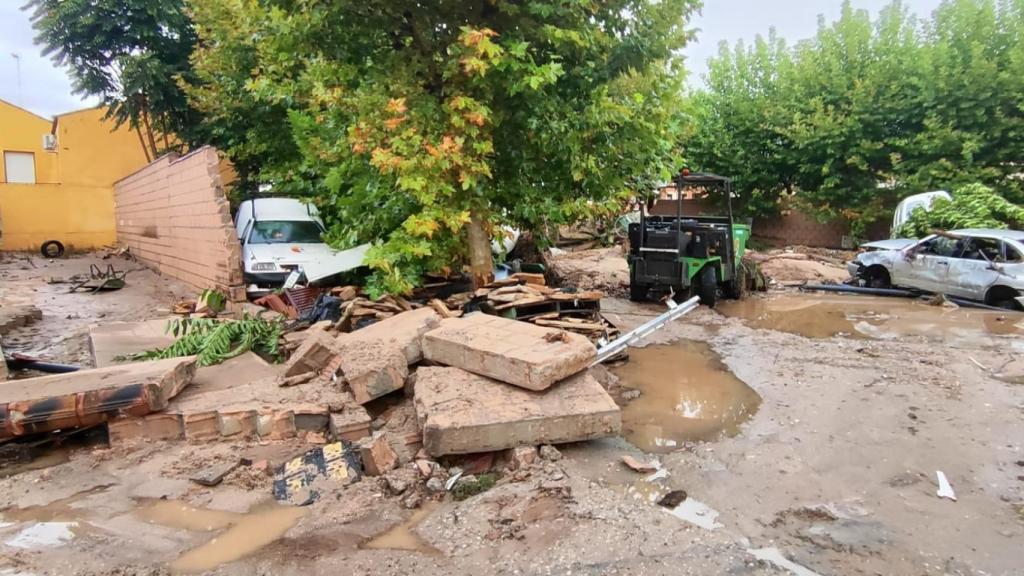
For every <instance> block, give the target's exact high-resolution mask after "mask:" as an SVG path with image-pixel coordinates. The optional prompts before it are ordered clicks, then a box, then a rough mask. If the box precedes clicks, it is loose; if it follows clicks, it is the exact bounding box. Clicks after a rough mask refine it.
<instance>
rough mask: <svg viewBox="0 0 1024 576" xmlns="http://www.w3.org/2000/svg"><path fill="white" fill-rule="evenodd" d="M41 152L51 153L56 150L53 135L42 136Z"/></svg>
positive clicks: (55, 139) (55, 140)
mask: <svg viewBox="0 0 1024 576" xmlns="http://www.w3.org/2000/svg"><path fill="white" fill-rule="evenodd" d="M43 150H49V151H51V152H53V151H55V150H57V137H56V136H55V135H53V134H43Z"/></svg>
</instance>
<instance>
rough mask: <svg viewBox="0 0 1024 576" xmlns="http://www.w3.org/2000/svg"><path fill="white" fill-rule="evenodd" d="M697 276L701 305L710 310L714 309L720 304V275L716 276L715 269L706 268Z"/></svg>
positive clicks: (711, 267) (712, 267)
mask: <svg viewBox="0 0 1024 576" xmlns="http://www.w3.org/2000/svg"><path fill="white" fill-rule="evenodd" d="M697 276H698V284H697V296H700V303H701V304H703V305H705V306H707V307H708V308H714V307H715V306H716V305H717V304H718V274H715V267H714V266H705V267H704V268H702V269H701V271H700V273H699V274H698V275H697Z"/></svg>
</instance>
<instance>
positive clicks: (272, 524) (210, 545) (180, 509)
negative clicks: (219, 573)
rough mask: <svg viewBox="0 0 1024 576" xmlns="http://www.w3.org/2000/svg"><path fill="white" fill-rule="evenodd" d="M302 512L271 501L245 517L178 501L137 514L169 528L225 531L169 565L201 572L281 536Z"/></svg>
mask: <svg viewBox="0 0 1024 576" xmlns="http://www.w3.org/2000/svg"><path fill="white" fill-rule="evenodd" d="M305 513H306V511H305V510H303V509H302V508H296V507H294V506H282V505H279V504H276V503H273V502H270V503H266V504H261V505H259V506H256V507H254V508H253V509H252V510H250V511H249V512H246V513H245V514H236V513H232V512H221V511H217V510H209V509H205V508H196V507H194V506H190V505H188V504H185V503H182V502H174V501H166V500H165V501H158V502H153V503H150V504H147V505H146V506H144V507H143V508H141V509H139V510H138V511H137V513H136V514H137V516H139V517H140V518H142V519H144V520H146V521H148V522H153V523H157V524H161V525H164V526H169V527H172V528H181V529H184V530H192V531H200V532H209V531H214V530H218V529H225V530H224V531H223V532H220V533H219V534H217V535H216V536H214V537H213V538H212V539H210V540H209V541H208V542H206V543H205V544H202V545H200V546H199V547H197V548H193V549H192V550H189V551H188V552H185V553H184V554H182V555H181V556H180V557H179V558H178V559H177V560H175V561H174V562H171V564H170V567H171V568H172V569H173V570H176V571H180V572H203V571H206V570H211V569H213V568H216V567H217V566H220V565H221V564H226V563H228V562H233V561H235V560H238V559H239V558H243V557H245V556H248V555H249V554H252V553H253V552H256V551H257V550H259V549H261V548H263V547H264V546H266V545H268V544H270V543H272V542H274V541H276V540H277V539H279V538H281V537H282V536H284V534H285V533H286V532H287V531H288V530H290V529H291V528H292V527H293V526H295V524H296V523H297V522H298V521H299V519H300V518H302V516H303V515H304V514H305Z"/></svg>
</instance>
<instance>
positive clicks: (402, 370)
mask: <svg viewBox="0 0 1024 576" xmlns="http://www.w3.org/2000/svg"><path fill="white" fill-rule="evenodd" d="M323 294H325V293H324V292H321V293H320V294H318V295H317V299H318V300H321V301H322V295H323ZM328 294H330V293H328ZM331 296H332V297H333V298H336V299H337V300H339V301H340V306H339V307H338V311H339V312H340V317H339V318H338V319H337V320H328V321H320V322H316V323H314V324H312V325H311V326H310V327H308V328H307V329H303V330H300V331H293V332H291V333H288V334H286V335H285V337H284V339H285V341H286V348H287V349H290V350H291V351H292V352H291V355H290V357H289V359H288V360H287V362H285V363H284V364H277V365H275V364H270V363H268V362H266V361H264V360H263V359H262V358H260V357H259V356H257V355H256V354H254V353H252V352H247V353H245V354H242V355H239V356H237V357H234V358H231V359H229V360H227V361H226V362H224V363H222V364H219V365H215V366H202V367H199V366H197V363H196V361H195V358H193V357H186V358H172V359H167V360H159V361H151V362H136V363H128V364H116V363H114V360H113V359H114V358H116V357H118V355H117V354H116V353H115V352H120V351H124V349H125V348H131V347H132V346H135V347H136V351H137V347H138V346H139V345H140V343H144V344H145V345H147V346H148V345H153V344H156V343H159V342H161V339H167V338H170V337H169V336H167V335H164V334H162V333H160V330H159V326H158V322H156V321H150V322H147V323H125V324H123V325H117V324H109V325H105V326H97V327H95V328H94V329H93V332H92V333H91V335H90V336H91V342H92V347H93V352H94V356H95V357H96V358H97V362H98V363H99V364H100V365H101V367H99V368H96V369H89V370H81V371H78V372H74V373H70V374H58V375H52V376H46V377H42V378H31V379H25V380H21V381H18V382H9V383H8V384H7V385H5V386H4V387H3V388H0V440H3V439H5V438H6V439H10V438H14V437H25V436H29V435H32V434H39V433H46V432H53V431H58V430H60V431H66V430H71V429H76V428H82V427H90V426H105V427H106V429H107V431H108V436H109V441H110V443H111V445H112V446H132V445H135V444H138V443H144V442H154V441H164V442H175V441H185V442H210V441H220V440H229V441H236V440H243V439H244V440H252V441H259V442H268V441H270V442H273V441H284V440H292V439H294V440H298V441H301V443H302V444H303V445H304V446H307V447H308V446H309V445H319V446H320V448H315V449H313V451H309V452H306V453H304V454H301V455H300V457H299V458H298V459H297V460H296V461H295V462H294V463H288V462H285V463H283V464H282V465H279V466H277V467H276V469H274V470H271V472H273V473H274V474H275V477H276V480H275V488H274V492H275V495H277V496H278V497H279V498H281V499H287V500H289V501H292V502H295V501H296V497H295V491H296V489H297V488H301V487H305V486H308V485H311V484H314V483H315V482H317V481H318V478H324V477H328V478H331V479H334V480H338V479H343V480H344V481H345V482H350V481H354V480H356V479H358V478H359V477H360V476H362V475H364V474H366V475H379V474H385V473H388V472H390V471H391V470H395V469H401V470H404V471H405V472H402V474H405V473H407V472H409V471H414V472H416V474H417V475H419V476H420V477H421V479H422V480H423V482H424V483H426V482H428V481H430V480H431V479H435V478H437V477H438V476H439V474H438V473H437V470H438V469H439V465H438V464H437V463H436V461H437V460H438V459H440V458H444V457H453V456H455V457H460V456H462V455H477V454H485V455H486V454H491V456H490V458H491V459H493V458H494V457H495V456H494V454H495V453H497V452H499V451H501V452H502V453H504V451H512V452H507V453H504V454H505V456H506V457H507V459H510V460H515V459H516V458H517V457H518V458H520V459H522V458H526V457H527V456H525V455H524V454H525V453H523V451H522V449H523V448H524V447H525V448H527V449H533V450H535V449H536V447H537V446H539V445H550V444H557V443H564V442H577V441H585V440H590V439H595V438H601V437H606V436H613V435H616V434H618V433H619V431H620V428H621V417H620V411H619V408H618V406H617V405H616V404H615V402H614V401H613V400H612V398H611V397H610V396H609V395H608V393H607V392H606V391H605V390H604V388H602V386H601V385H600V384H599V383H598V381H597V380H595V378H594V377H593V376H592V375H591V374H590V371H589V369H588V368H589V367H590V365H591V364H593V363H594V361H595V359H596V348H595V345H594V343H593V342H592V341H591V339H596V338H598V337H607V335H608V333H609V329H608V327H607V326H606V325H605V324H604V323H603V321H600V322H599V321H597V320H595V319H600V311H599V310H600V298H601V295H600V294H599V293H571V292H566V291H562V290H555V289H552V288H549V287H547V286H545V285H544V284H543V277H540V276H535V275H521V276H519V277H516V278H512V279H509V280H506V281H502V282H498V283H496V284H494V285H492V286H490V287H488V288H486V289H482V290H479V291H476V292H472V293H462V294H456V295H454V296H449V297H448V298H445V299H444V300H441V299H440V298H434V299H431V300H429V301H426V302H421V303H411V302H409V301H406V300H404V299H400V298H389V299H381V300H370V299H367V298H364V297H362V296H360V295H359V292H358V290H355V289H353V290H351V291H349V292H348V293H346V291H345V289H335V290H334V291H333V294H331ZM277 298H278V299H280V300H281V301H282V302H285V299H287V302H285V305H286V306H294V305H295V304H294V302H296V300H293V299H292V298H291V297H290V296H288V295H287V292H286V295H285V296H284V298H282V297H280V296H278V297H277ZM481 310H487V311H489V312H492V314H488V313H485V312H483V311H481ZM493 314H503V315H508V316H513V317H519V318H520V319H521V320H525V321H520V320H514V319H512V318H508V317H504V316H498V315H493ZM371 318H372V322H368V321H369V320H371ZM562 328H566V329H565V330H563V329H562ZM569 330H572V331H569ZM104 364H107V365H104ZM516 449H520V450H519V452H518V453H517V452H514V451H515V450H516ZM314 452H315V454H314ZM517 454H518V456H517ZM500 457H501V456H499V458H500ZM311 462H312V463H314V464H315V465H314V464H311ZM223 468H224V469H223V470H211V471H209V474H204V475H201V476H203V478H202V480H203V482H206V483H209V482H212V483H216V481H217V478H219V477H223V476H224V475H225V474H226V473H228V472H230V469H231V467H229V466H225V467H223ZM396 472H397V471H396ZM443 475H447V472H445V473H444V474H443ZM198 481H199V480H197V482H198ZM436 483H437V481H436V480H435V481H434V484H436ZM435 487H436V486H435ZM302 500H303V499H302V498H298V501H300V502H301V501H302Z"/></svg>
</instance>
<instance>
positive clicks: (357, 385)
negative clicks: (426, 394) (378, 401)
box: [336, 332, 409, 404]
mask: <svg viewBox="0 0 1024 576" xmlns="http://www.w3.org/2000/svg"><path fill="white" fill-rule="evenodd" d="M336 349H337V351H338V358H339V360H338V364H339V365H340V367H341V373H342V375H343V376H344V377H345V380H346V381H348V385H349V388H351V389H352V395H353V396H355V398H356V402H359V403H360V404H366V403H367V402H369V401H371V400H373V399H374V398H380V397H381V396H384V395H385V394H390V393H391V392H394V391H396V390H401V389H402V388H403V387H404V386H405V378H406V377H407V376H408V375H409V365H408V363H407V362H406V355H405V352H404V351H403V350H402V348H400V347H399V346H398V344H397V343H395V342H391V341H389V340H383V339H379V338H361V337H359V333H358V332H353V333H351V334H342V335H340V336H339V337H338V339H337V341H336Z"/></svg>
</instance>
